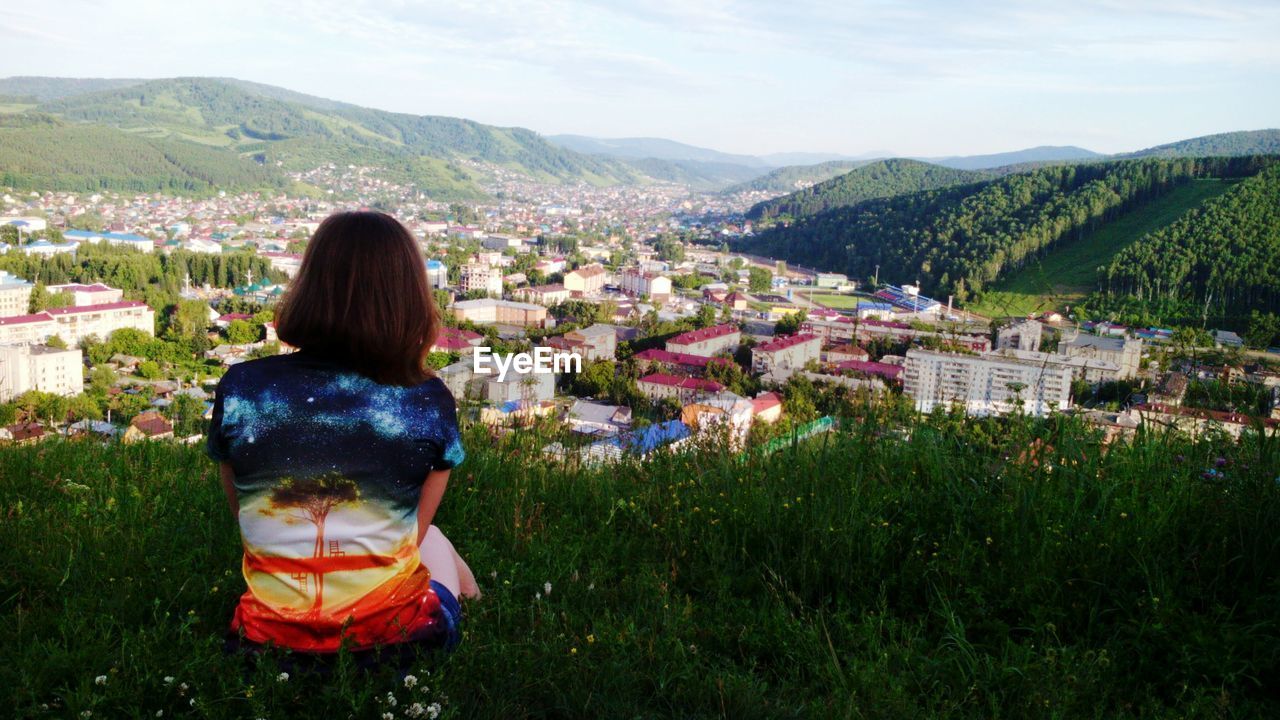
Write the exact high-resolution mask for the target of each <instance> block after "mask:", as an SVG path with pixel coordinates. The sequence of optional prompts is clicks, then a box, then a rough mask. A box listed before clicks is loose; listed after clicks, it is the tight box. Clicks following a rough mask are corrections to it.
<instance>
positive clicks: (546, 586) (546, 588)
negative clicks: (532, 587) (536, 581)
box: [542, 582, 551, 597]
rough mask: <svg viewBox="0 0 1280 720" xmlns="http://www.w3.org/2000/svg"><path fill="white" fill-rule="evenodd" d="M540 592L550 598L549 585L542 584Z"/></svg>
mask: <svg viewBox="0 0 1280 720" xmlns="http://www.w3.org/2000/svg"><path fill="white" fill-rule="evenodd" d="M542 592H544V593H546V594H547V597H551V583H549V582H547V583H542Z"/></svg>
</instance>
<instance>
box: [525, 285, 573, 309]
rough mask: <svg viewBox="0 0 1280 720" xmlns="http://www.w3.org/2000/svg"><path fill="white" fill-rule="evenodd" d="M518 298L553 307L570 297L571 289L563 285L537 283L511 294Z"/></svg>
mask: <svg viewBox="0 0 1280 720" xmlns="http://www.w3.org/2000/svg"><path fill="white" fill-rule="evenodd" d="M511 296H512V297H514V298H515V299H517V300H523V301H524V302H531V303H537V304H539V305H545V306H547V307H551V306H552V305H557V304H559V303H562V302H564V301H565V300H568V299H569V291H568V289H566V288H565V286H563V285H537V286H534V287H527V288H521V289H519V290H516V291H515V292H514V293H512V294H511Z"/></svg>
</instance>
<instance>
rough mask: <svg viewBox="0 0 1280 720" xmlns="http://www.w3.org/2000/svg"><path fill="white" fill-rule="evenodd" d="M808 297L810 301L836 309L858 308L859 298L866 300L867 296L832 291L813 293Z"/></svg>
mask: <svg viewBox="0 0 1280 720" xmlns="http://www.w3.org/2000/svg"><path fill="white" fill-rule="evenodd" d="M808 297H809V301H810V302H815V303H818V304H819V305H825V306H826V307H829V308H834V309H836V310H856V309H857V307H858V301H859V300H862V301H864V302H865V301H866V298H860V297H858V296H856V295H835V294H832V293H812V294H810V295H809V296H808Z"/></svg>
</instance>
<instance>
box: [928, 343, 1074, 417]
mask: <svg viewBox="0 0 1280 720" xmlns="http://www.w3.org/2000/svg"><path fill="white" fill-rule="evenodd" d="M903 391H904V392H905V393H906V394H907V395H908V396H909V397H911V399H912V400H913V401H914V402H915V407H916V410H918V411H920V412H923V413H927V412H932V411H933V409H934V408H935V407H943V408H950V407H959V408H961V409H963V410H964V411H965V412H966V413H967V414H970V415H1003V414H1005V413H1011V412H1014V411H1016V410H1019V409H1020V410H1021V411H1022V412H1024V413H1026V414H1028V415H1034V416H1037V417H1040V416H1045V415H1048V414H1050V413H1053V412H1057V411H1061V410H1066V409H1067V408H1068V407H1070V396H1071V371H1070V370H1069V369H1067V368H1065V367H1058V366H1046V365H1043V364H1039V363H1036V362H1030V361H1026V360H1022V359H1019V358H1014V357H1000V356H996V355H966V354H952V353H944V352H935V351H931V350H916V349H912V350H908V351H907V362H906V367H905V368H904V371H903Z"/></svg>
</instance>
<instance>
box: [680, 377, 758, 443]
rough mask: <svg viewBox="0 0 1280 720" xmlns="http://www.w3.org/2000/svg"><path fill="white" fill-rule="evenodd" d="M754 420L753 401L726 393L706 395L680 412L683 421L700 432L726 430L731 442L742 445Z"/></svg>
mask: <svg viewBox="0 0 1280 720" xmlns="http://www.w3.org/2000/svg"><path fill="white" fill-rule="evenodd" d="M754 417H755V410H754V404H753V403H752V401H750V400H748V399H746V398H744V397H742V396H741V395H737V394H735V393H732V392H729V391H728V390H723V391H721V392H718V393H715V394H712V395H704V396H703V397H700V398H698V399H697V400H695V401H694V402H691V403H689V404H687V405H685V406H684V407H683V408H681V410H680V421H681V422H683V423H684V424H685V425H688V426H689V427H690V428H693V429H694V430H696V431H698V432H714V431H716V430H717V429H719V428H725V429H727V431H728V433H729V439H730V442H731V443H733V444H735V445H740V444H741V443H742V442H743V441H744V440H745V439H746V437H747V433H748V432H749V431H750V430H751V421H752V419H753V418H754Z"/></svg>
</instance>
